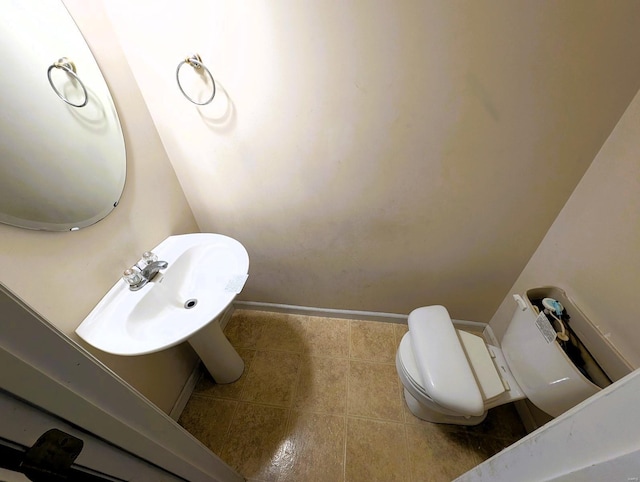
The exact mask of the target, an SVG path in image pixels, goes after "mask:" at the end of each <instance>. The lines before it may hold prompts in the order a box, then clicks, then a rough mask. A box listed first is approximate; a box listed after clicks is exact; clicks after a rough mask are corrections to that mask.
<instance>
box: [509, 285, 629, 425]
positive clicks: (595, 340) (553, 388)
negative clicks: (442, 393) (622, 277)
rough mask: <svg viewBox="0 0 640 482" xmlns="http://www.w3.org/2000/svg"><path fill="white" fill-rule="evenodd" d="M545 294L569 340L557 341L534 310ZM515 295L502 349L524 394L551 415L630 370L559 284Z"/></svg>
mask: <svg viewBox="0 0 640 482" xmlns="http://www.w3.org/2000/svg"><path fill="white" fill-rule="evenodd" d="M546 297H549V298H554V299H555V300H557V301H559V302H560V303H562V305H563V306H564V308H565V313H566V315H567V316H566V317H567V319H568V321H567V322H566V323H565V325H566V329H567V332H568V334H569V338H570V340H569V342H565V343H561V342H560V340H558V339H557V338H556V337H555V335H554V333H555V330H554V329H553V326H552V325H551V321H549V320H550V318H547V317H545V315H544V314H539V313H538V309H537V308H538V307H540V306H541V300H542V299H543V298H546ZM514 299H516V301H517V303H516V305H517V307H516V311H515V313H514V315H513V318H512V320H511V323H510V324H509V326H508V328H507V331H506V332H505V335H504V337H503V340H502V351H503V353H504V356H505V359H506V361H507V363H508V365H509V368H510V370H511V372H512V373H513V376H514V377H515V379H516V380H517V382H518V384H519V385H520V388H522V391H523V392H524V393H525V394H526V395H527V398H528V399H529V400H530V401H531V402H532V403H533V404H534V405H536V406H537V407H538V408H540V409H541V410H543V411H545V412H546V413H548V414H549V415H551V416H553V417H557V416H558V415H560V414H561V413H563V412H565V411H566V410H568V409H570V408H571V407H573V406H575V405H577V404H578V403H580V402H581V401H583V400H585V399H586V398H588V397H590V396H591V395H593V394H595V393H597V392H598V391H600V390H602V389H603V388H605V387H606V386H607V385H609V384H611V382H612V381H616V380H618V379H620V378H622V377H623V376H625V375H626V374H628V373H630V372H631V371H632V368H631V365H630V364H629V363H628V362H627V361H626V360H625V359H624V358H623V357H622V355H620V353H619V352H618V351H617V350H616V349H615V347H613V345H611V343H610V342H609V340H607V339H606V338H605V337H604V336H603V335H602V333H600V332H599V331H598V330H597V328H596V327H595V325H594V324H593V323H591V322H590V321H589V320H588V319H587V317H586V316H585V315H584V314H583V313H582V312H581V311H580V310H579V309H578V308H577V307H576V306H575V304H574V303H573V302H572V301H571V300H570V299H569V298H568V296H567V294H566V293H565V292H564V291H563V290H561V289H560V288H556V287H544V288H535V289H531V290H528V291H527V292H526V294H525V295H524V296H519V295H514Z"/></svg>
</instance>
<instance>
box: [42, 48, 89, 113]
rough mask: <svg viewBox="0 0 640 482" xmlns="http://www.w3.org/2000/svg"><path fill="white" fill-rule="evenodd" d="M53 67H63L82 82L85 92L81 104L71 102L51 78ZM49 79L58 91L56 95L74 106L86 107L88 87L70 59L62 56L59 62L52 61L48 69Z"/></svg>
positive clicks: (54, 89) (62, 68) (55, 90)
mask: <svg viewBox="0 0 640 482" xmlns="http://www.w3.org/2000/svg"><path fill="white" fill-rule="evenodd" d="M53 69H61V70H64V71H65V72H66V73H67V74H69V75H70V76H71V77H73V78H74V79H75V80H77V81H78V83H79V84H80V87H82V92H83V93H84V101H83V102H82V103H80V104H74V103H73V102H71V101H70V100H69V99H67V98H66V97H65V96H64V95H63V94H62V92H60V91H59V90H58V89H57V88H56V86H55V85H54V83H53V80H51V71H52V70H53ZM47 79H49V85H51V88H52V89H53V91H54V92H55V93H56V95H57V96H58V97H60V98H61V99H62V100H63V101H65V102H66V103H67V104H69V105H70V106H72V107H84V106H85V105H87V102H88V101H89V95H88V94H87V88H86V87H85V86H84V83H83V82H82V80H80V77H78V74H77V73H76V65H75V64H74V63H73V62H72V61H71V60H69V59H68V58H66V57H62V58H60V59H58V61H57V62H54V63H52V64H51V65H50V66H49V68H48V69H47Z"/></svg>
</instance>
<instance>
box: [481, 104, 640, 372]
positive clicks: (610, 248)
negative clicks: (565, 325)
mask: <svg viewBox="0 0 640 482" xmlns="http://www.w3.org/2000/svg"><path fill="white" fill-rule="evenodd" d="M639 153H640V94H639V95H636V97H635V99H634V100H633V102H632V103H631V105H630V106H629V108H628V109H627V111H626V112H625V114H624V116H623V117H622V119H621V120H620V122H619V123H618V125H617V126H616V128H615V130H614V131H613V132H612V134H611V136H610V137H609V139H607V141H606V143H605V144H604V146H603V147H602V150H601V151H600V152H599V153H598V156H597V157H596V158H595V160H594V161H593V163H592V164H591V167H590V168H589V170H588V171H587V172H586V174H585V176H584V178H583V179H582V181H580V184H578V187H577V188H576V190H575V191H574V192H573V194H572V195H571V198H570V199H569V201H568V202H567V204H566V205H565V207H564V208H563V209H562V212H561V213H560V215H559V216H558V218H557V219H556V220H555V222H554V223H553V226H551V229H550V230H549V232H548V233H547V235H546V236H545V238H544V240H543V241H542V243H541V244H540V246H539V247H538V249H537V250H536V252H535V254H534V255H533V257H532V258H531V260H530V261H529V263H528V264H527V266H526V268H525V269H524V271H523V272H522V273H521V274H520V277H519V278H518V280H517V281H516V283H515V284H514V286H513V287H512V288H511V293H523V292H524V291H526V290H527V289H528V288H533V287H537V286H546V285H555V286H559V287H561V288H563V289H565V290H566V291H567V294H569V295H570V296H571V297H572V298H573V299H574V301H575V302H576V304H577V305H578V306H579V307H580V309H581V310H582V311H583V312H584V313H585V314H586V315H587V316H588V317H589V318H590V319H591V320H592V321H593V322H594V323H595V324H596V325H597V326H598V327H599V329H600V331H601V332H602V333H605V334H609V339H610V341H611V342H612V343H613V345H614V346H615V347H616V348H617V349H618V350H619V351H620V352H621V353H622V354H623V355H624V356H625V358H627V360H628V361H629V362H630V363H631V364H632V366H633V367H634V368H639V367H640V304H639V303H638V289H640V222H639V220H640V161H639V160H638V159H639V158H638V156H639ZM513 309H514V304H513V300H512V298H511V296H507V297H506V298H505V300H504V302H503V303H502V305H501V306H500V309H499V310H498V312H497V313H496V314H495V316H494V317H493V319H492V320H491V325H492V327H493V328H494V331H495V332H496V333H497V334H499V335H502V334H503V332H504V330H505V328H506V324H507V323H508V321H509V319H510V317H511V314H512V313H513Z"/></svg>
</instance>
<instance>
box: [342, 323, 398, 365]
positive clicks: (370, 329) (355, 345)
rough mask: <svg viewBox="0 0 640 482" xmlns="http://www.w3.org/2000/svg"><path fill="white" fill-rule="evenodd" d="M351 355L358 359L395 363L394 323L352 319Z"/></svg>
mask: <svg viewBox="0 0 640 482" xmlns="http://www.w3.org/2000/svg"><path fill="white" fill-rule="evenodd" d="M350 357H351V358H353V359H358V360H367V361H375V362H382V363H393V362H394V360H395V357H396V341H395V335H394V328H393V324H391V323H380V322H374V321H352V322H351V352H350Z"/></svg>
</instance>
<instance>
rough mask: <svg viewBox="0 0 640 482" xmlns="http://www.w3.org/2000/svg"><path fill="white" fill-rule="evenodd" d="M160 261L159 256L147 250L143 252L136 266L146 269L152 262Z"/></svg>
mask: <svg viewBox="0 0 640 482" xmlns="http://www.w3.org/2000/svg"><path fill="white" fill-rule="evenodd" d="M156 261H158V256H157V255H156V254H154V253H153V252H151V251H145V252H144V253H142V258H140V260H139V261H138V262H137V263H136V266H137V267H138V268H140V269H141V270H143V269H145V268H146V267H147V266H149V265H150V264H151V263H154V262H156Z"/></svg>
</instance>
